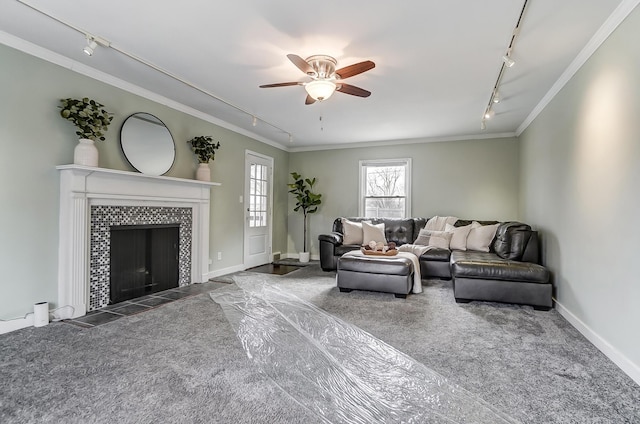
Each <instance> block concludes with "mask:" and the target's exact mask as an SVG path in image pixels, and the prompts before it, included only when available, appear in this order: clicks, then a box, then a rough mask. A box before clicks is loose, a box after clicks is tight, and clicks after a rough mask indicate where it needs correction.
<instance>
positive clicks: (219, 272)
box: [204, 264, 245, 281]
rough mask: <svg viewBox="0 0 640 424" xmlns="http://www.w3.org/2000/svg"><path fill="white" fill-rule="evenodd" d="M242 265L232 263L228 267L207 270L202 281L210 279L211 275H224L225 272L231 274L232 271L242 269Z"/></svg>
mask: <svg viewBox="0 0 640 424" xmlns="http://www.w3.org/2000/svg"><path fill="white" fill-rule="evenodd" d="M244 270H245V268H244V265H243V264H240V265H234V266H231V267H229V268H222V269H216V270H213V271H209V272H207V273H206V274H204V281H208V280H210V279H212V278H213V277H219V276H221V275H225V274H231V273H232V272H238V271H244Z"/></svg>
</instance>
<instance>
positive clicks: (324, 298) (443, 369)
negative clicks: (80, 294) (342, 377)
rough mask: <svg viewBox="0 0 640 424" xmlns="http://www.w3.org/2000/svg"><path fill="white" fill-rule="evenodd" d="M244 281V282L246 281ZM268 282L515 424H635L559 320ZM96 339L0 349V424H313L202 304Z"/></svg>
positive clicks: (325, 277) (28, 339)
mask: <svg viewBox="0 0 640 424" xmlns="http://www.w3.org/2000/svg"><path fill="white" fill-rule="evenodd" d="M245 274H246V273H245ZM270 278H273V280H274V281H277V282H279V283H280V284H281V285H282V287H285V288H287V289H288V290H290V291H291V292H292V293H294V294H296V295H297V296H299V297H301V298H303V299H305V300H308V301H310V302H312V303H314V304H316V305H317V306H319V307H321V308H323V309H324V310H326V311H327V312H329V313H332V314H334V315H336V316H337V317H339V318H342V319H344V320H345V321H348V322H350V323H352V324H355V325H357V326H359V327H360V328H362V329H364V330H366V331H368V332H370V333H371V334H373V335H374V336H376V337H378V338H380V339H382V340H384V341H385V342H387V343H389V344H390V345H392V346H394V347H395V348H397V349H399V350H401V351H402V352H404V353H406V354H408V355H410V356H412V357H413V358H415V359H416V360H418V361H420V362H422V363H423V364H425V365H426V366H428V367H429V368H431V369H433V370H434V371H436V372H438V373H440V374H442V375H444V376H445V377H447V378H448V379H449V381H450V382H452V383H454V384H458V385H460V386H462V387H463V388H465V389H467V390H468V391H470V392H471V393H473V394H475V395H476V396H478V397H480V398H481V399H483V400H484V401H486V402H488V403H490V404H491V405H494V406H495V407H497V408H499V409H500V410H502V411H503V412H504V413H506V414H508V415H509V416H511V417H512V418H514V419H516V420H519V421H520V422H522V423H638V422H640V387H639V386H638V385H636V384H635V383H634V382H633V381H632V380H631V379H630V378H629V377H627V376H626V375H625V374H624V373H623V372H622V371H620V370H619V369H618V368H617V367H616V366H615V365H614V364H613V363H611V362H610V361H609V360H608V359H607V358H606V357H605V356H604V355H603V354H602V353H600V352H599V351H598V350H597V349H596V348H595V347H594V346H592V345H591V344H590V343H589V342H588V341H587V340H585V339H584V337H582V336H581V335H580V334H579V333H578V332H577V331H576V330H575V329H574V328H573V327H571V326H570V325H569V324H568V323H567V322H566V321H565V320H564V319H563V318H562V317H561V316H560V315H559V314H558V313H557V312H556V311H550V312H537V311H533V309H531V308H529V307H518V306H510V305H499V304H489V303H475V302H474V303H471V304H467V305H457V304H456V303H455V302H454V300H453V295H452V292H451V287H450V283H449V282H441V281H430V282H426V284H425V287H424V288H425V291H424V293H423V294H420V295H410V296H409V297H408V298H407V300H401V299H395V298H394V297H393V295H389V294H381V293H371V292H356V291H354V292H351V293H340V292H339V291H338V289H337V288H336V287H335V274H333V273H324V272H322V271H321V270H320V269H319V267H318V266H317V265H314V266H308V267H305V268H300V270H297V271H294V272H292V273H289V274H287V275H284V276H272V277H270ZM219 287H223V284H221V283H207V284H203V285H202V290H203V294H200V295H197V296H194V297H189V298H185V299H180V300H177V301H175V302H172V303H170V304H167V305H164V306H161V307H158V308H156V309H153V310H151V311H147V312H144V313H141V314H138V315H134V316H129V317H124V318H121V319H119V320H117V321H114V322H111V323H107V324H104V325H101V326H99V327H95V328H90V329H82V328H79V327H75V326H72V325H69V324H66V323H52V324H50V325H48V326H46V327H42V328H26V329H23V330H19V331H15V332H13V333H9V334H5V335H0V422H1V423H3V424H4V423H42V422H51V423H58V422H66V423H152V422H154V423H156V422H162V423H320V422H322V421H321V419H320V418H318V417H317V416H315V415H313V414H312V413H311V412H309V411H308V410H307V409H306V408H305V407H304V406H303V405H300V404H298V403H296V402H294V401H293V400H292V399H291V398H290V397H289V396H288V395H287V394H285V393H283V392H282V391H281V390H280V389H278V388H277V387H276V385H275V384H274V383H273V382H272V381H270V380H269V379H268V378H266V377H265V376H263V375H262V374H260V373H258V372H256V370H255V368H253V366H252V365H251V363H250V362H249V361H248V359H247V358H246V355H245V353H244V351H243V349H242V347H241V346H240V344H239V342H238V340H237V339H236V337H235V334H234V333H233V331H232V329H231V327H230V325H229V323H228V322H227V321H226V319H225V316H224V314H223V313H222V310H221V308H220V307H219V306H218V305H217V304H215V303H214V302H213V301H212V300H211V299H210V298H209V296H208V294H207V293H206V292H208V291H209V290H214V289H216V288H219Z"/></svg>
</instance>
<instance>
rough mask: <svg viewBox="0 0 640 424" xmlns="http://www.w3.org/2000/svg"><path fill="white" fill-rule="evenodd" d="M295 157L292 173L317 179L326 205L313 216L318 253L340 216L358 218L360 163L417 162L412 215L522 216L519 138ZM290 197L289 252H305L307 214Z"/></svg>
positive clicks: (313, 238)
mask: <svg viewBox="0 0 640 424" xmlns="http://www.w3.org/2000/svg"><path fill="white" fill-rule="evenodd" d="M396 143H398V144H394V142H390V143H389V146H386V147H364V148H352V149H338V150H325V151H309V152H297V153H292V154H291V155H290V161H289V170H290V171H297V172H298V173H300V174H302V175H303V176H305V177H316V178H317V180H318V181H317V183H316V186H315V188H317V192H318V193H322V198H323V202H322V205H321V207H320V209H318V212H317V213H316V214H313V215H310V225H309V245H310V251H311V254H312V256H314V255H318V234H322V233H326V232H328V231H331V226H332V223H333V221H334V220H335V219H336V218H337V217H339V216H357V215H358V184H359V179H358V172H359V161H360V160H364V159H392V158H411V159H412V211H411V216H423V217H430V216H434V215H454V216H458V217H459V218H469V219H487V220H491V219H496V220H510V219H517V218H518V187H519V144H518V141H517V140H516V139H515V138H499V139H486V140H484V139H483V140H460V141H447V142H438V143H434V142H431V143H428V142H425V143H416V144H400V143H402V142H401V141H398V142H396ZM294 205H295V201H294V199H293V196H289V253H290V254H295V252H299V251H301V250H302V228H303V227H302V214H301V213H297V212H293V206H294Z"/></svg>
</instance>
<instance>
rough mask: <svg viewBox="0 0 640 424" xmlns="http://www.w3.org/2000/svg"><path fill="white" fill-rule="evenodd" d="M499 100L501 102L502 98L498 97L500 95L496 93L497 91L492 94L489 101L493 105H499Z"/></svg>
mask: <svg viewBox="0 0 640 424" xmlns="http://www.w3.org/2000/svg"><path fill="white" fill-rule="evenodd" d="M501 100H502V97H500V93H498V92H497V91H496V92H495V93H493V97H492V98H491V101H492V102H493V103H500V101H501Z"/></svg>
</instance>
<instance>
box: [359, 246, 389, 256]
mask: <svg viewBox="0 0 640 424" xmlns="http://www.w3.org/2000/svg"><path fill="white" fill-rule="evenodd" d="M360 250H361V251H362V253H364V254H365V255H371V256H396V255H397V254H398V249H392V250H387V251H386V252H382V251H380V250H367V249H365V248H361V249H360Z"/></svg>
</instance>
